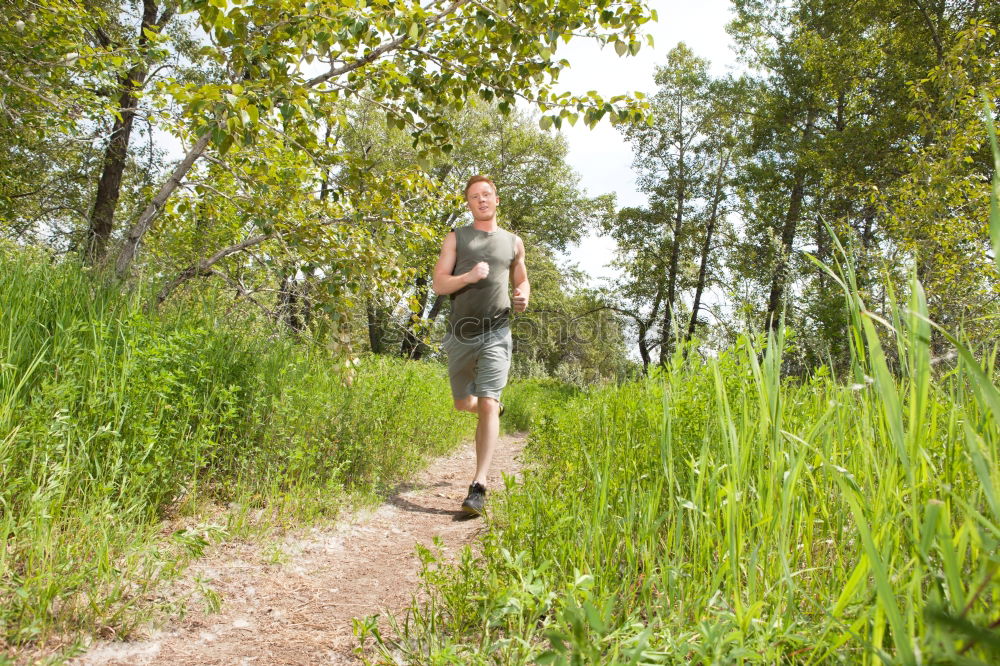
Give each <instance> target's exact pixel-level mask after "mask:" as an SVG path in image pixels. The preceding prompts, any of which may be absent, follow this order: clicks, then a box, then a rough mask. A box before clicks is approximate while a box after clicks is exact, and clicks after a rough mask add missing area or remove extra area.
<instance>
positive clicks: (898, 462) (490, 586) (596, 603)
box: [358, 138, 1000, 664]
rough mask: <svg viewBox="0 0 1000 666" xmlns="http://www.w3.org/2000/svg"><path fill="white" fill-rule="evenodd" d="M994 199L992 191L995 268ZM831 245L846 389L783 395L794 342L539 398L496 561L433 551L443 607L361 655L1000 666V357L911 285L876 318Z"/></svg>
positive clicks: (824, 377) (492, 529)
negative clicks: (940, 343) (950, 327)
mask: <svg viewBox="0 0 1000 666" xmlns="http://www.w3.org/2000/svg"><path fill="white" fill-rule="evenodd" d="M994 156H995V158H996V162H997V165H996V166H997V171H998V172H1000V151H998V150H997V147H996V141H995V138H994ZM998 201H1000V180H998V179H997V178H996V177H995V178H994V193H993V199H992V210H991V215H990V218H989V219H990V228H991V232H992V236H993V246H994V249H995V251H996V254H997V256H996V257H995V260H996V261H997V263H998V266H1000V204H998ZM831 239H832V241H833V243H834V245H835V246H836V247H837V249H838V252H839V254H838V255H837V256H838V257H839V261H838V262H837V264H836V265H835V266H834V267H832V268H830V267H821V269H822V270H825V271H827V273H828V275H829V277H830V278H831V280H833V281H834V282H835V283H836V284H839V286H840V288H841V291H842V293H843V296H844V301H843V302H844V307H845V310H846V312H847V318H848V321H849V327H848V331H847V334H848V335H849V337H850V351H851V362H850V367H849V368H848V369H847V371H846V373H844V375H843V376H835V374H834V373H833V372H832V371H831V369H830V367H828V366H821V367H818V368H815V369H814V370H813V371H812V372H811V374H810V375H809V376H808V377H807V378H804V379H803V378H795V377H787V376H784V375H783V373H782V363H783V355H784V354H785V353H786V351H787V349H786V343H788V341H789V338H788V336H786V332H785V330H784V328H783V327H779V328H778V329H777V330H776V331H773V332H772V333H771V334H769V335H768V336H767V338H766V339H763V338H761V337H760V336H756V337H754V336H745V337H743V338H741V339H740V341H739V342H738V343H737V344H735V345H734V346H732V347H731V348H729V349H726V350H725V351H723V352H721V353H719V354H717V355H712V356H708V357H704V358H703V357H702V356H700V355H699V354H697V353H688V352H689V351H690V350H689V349H685V348H680V349H678V350H677V352H676V353H675V354H674V355H673V357H672V358H671V359H670V360H669V362H668V363H667V364H666V365H665V366H663V367H661V368H657V369H656V370H655V371H654V372H652V373H651V374H650V376H648V377H647V378H644V379H643V380H640V381H636V382H633V383H627V384H622V385H612V386H604V387H597V388H593V389H591V390H587V391H583V392H578V393H577V394H576V395H572V394H571V393H567V392H566V390H565V389H559V388H558V387H552V386H549V387H548V388H546V387H545V386H544V385H536V386H535V387H534V391H535V396H534V398H533V399H532V400H527V401H525V400H511V411H512V412H514V413H515V416H513V417H512V418H520V419H523V420H524V421H525V422H526V423H527V424H529V425H530V426H531V431H532V434H531V437H530V440H529V444H528V448H527V449H526V452H527V454H528V455H529V460H528V461H526V468H527V470H526V472H525V476H524V482H523V484H521V485H514V484H510V486H509V487H508V488H507V492H506V493H505V494H502V495H500V496H498V497H497V499H496V500H494V502H493V503H492V505H491V507H490V512H489V518H488V525H489V529H488V531H487V533H486V535H485V537H484V539H483V545H482V549H481V551H480V553H479V554H477V555H475V556H474V555H473V553H472V551H471V550H466V552H465V554H464V556H463V557H462V559H461V561H460V562H458V563H456V564H444V563H442V562H441V561H440V559H439V558H438V555H437V554H436V553H434V552H431V551H424V552H423V556H424V558H423V559H424V562H425V569H424V572H423V576H424V581H425V585H426V588H427V592H428V599H429V601H427V602H426V603H422V604H414V605H413V606H412V608H411V609H410V612H409V613H408V614H407V615H406V617H405V618H403V619H402V620H400V622H399V623H398V624H397V625H396V626H395V631H394V636H393V637H392V638H391V639H390V638H387V637H384V636H381V635H375V636H369V634H368V633H367V632H366V631H365V630H364V628H365V626H366V625H364V624H362V625H360V631H359V632H358V633H359V637H360V638H361V640H362V641H367V640H369V639H370V638H371V639H373V640H374V642H375V645H376V646H377V647H380V648H381V649H382V654H383V656H385V657H387V658H390V657H393V655H397V654H398V653H399V652H400V651H401V652H402V653H403V655H404V660H405V661H406V663H420V664H450V663H470V664H479V663H482V664H486V663H503V664H527V663H533V664H595V663H602V664H604V663H631V664H637V663H703V664H719V663H759V664H776V663H789V664H826V663H850V664H856V663H860V664H875V663H886V664H895V663H899V664H920V663H925V664H927V663H934V664H992V663H997V662H998V661H1000V630H998V627H1000V613H998V610H997V609H998V607H1000V575H998V569H1000V390H998V389H997V385H996V378H997V366H996V357H997V351H998V347H997V344H996V342H995V341H986V342H985V343H984V344H983V343H981V344H978V345H976V344H974V343H972V342H970V341H968V340H965V339H962V337H961V336H960V335H959V336H956V335H953V333H952V332H950V331H946V330H944V329H942V328H940V327H937V326H936V325H935V324H934V323H933V322H931V320H930V319H929V317H928V308H927V300H926V297H925V294H924V292H923V289H922V287H921V285H920V283H919V282H918V281H917V279H916V277H915V276H914V278H913V279H912V281H911V283H910V285H909V292H910V293H909V294H908V295H907V296H906V297H905V298H904V301H905V302H902V303H901V302H895V301H896V298H895V297H894V296H893V297H892V298H890V301H893V302H890V304H889V305H890V307H889V310H888V311H889V312H891V313H892V315H891V317H889V318H888V319H884V318H882V317H879V316H878V315H876V314H874V313H873V312H871V311H869V310H868V309H867V308H866V306H865V303H864V300H863V298H862V293H863V292H862V290H861V289H859V288H858V282H857V277H856V275H855V272H854V268H853V265H852V263H851V261H850V259H849V257H850V252H849V251H847V250H845V248H844V247H843V246H841V245H840V244H839V242H838V241H837V238H836V237H835V236H833V234H832V233H831ZM890 296H892V294H891V291H890ZM932 336H941V338H942V339H943V340H946V341H947V343H948V345H949V347H950V350H951V352H950V353H949V354H946V355H944V356H941V357H937V358H935V357H934V356H933V355H932V345H931V340H932ZM546 395H547V397H546ZM528 407H530V411H526V408H528Z"/></svg>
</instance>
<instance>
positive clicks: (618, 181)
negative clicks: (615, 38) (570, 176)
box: [557, 0, 737, 282]
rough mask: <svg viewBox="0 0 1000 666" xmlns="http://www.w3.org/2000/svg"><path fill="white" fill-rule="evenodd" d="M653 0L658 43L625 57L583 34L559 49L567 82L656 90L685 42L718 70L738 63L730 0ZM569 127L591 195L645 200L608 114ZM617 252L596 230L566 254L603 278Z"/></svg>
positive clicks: (608, 91) (624, 201)
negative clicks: (659, 74) (662, 69)
mask: <svg viewBox="0 0 1000 666" xmlns="http://www.w3.org/2000/svg"><path fill="white" fill-rule="evenodd" d="M648 4H649V6H650V7H652V8H654V9H656V11H657V14H658V16H659V21H658V22H657V23H652V24H647V29H646V32H648V33H649V34H651V35H652V36H653V40H654V46H653V48H649V46H648V45H647V44H645V43H644V44H643V48H642V49H641V50H640V51H639V53H638V54H637V55H636V56H635V57H625V58H619V57H618V56H617V55H616V54H615V51H614V48H612V47H607V48H605V49H604V50H603V51H602V50H601V49H600V46H599V45H598V44H596V43H594V42H587V41H584V40H582V39H576V40H574V41H572V42H570V43H569V44H567V45H565V46H562V47H561V48H560V49H559V51H558V52H557V56H558V57H562V58H566V59H567V60H569V61H570V63H571V65H572V67H571V68H570V69H569V70H568V71H566V72H564V73H563V74H561V75H560V77H559V84H560V88H563V89H565V90H568V91H571V92H577V93H582V92H586V91H588V90H596V91H597V92H598V93H600V94H601V95H602V96H604V97H611V96H613V95H620V94H623V93H629V92H634V91H637V90H638V91H641V92H644V93H646V94H652V93H653V92H654V90H655V84H654V83H653V74H654V71H655V70H656V67H657V66H658V65H662V64H664V63H665V62H666V59H667V52H668V51H670V49H672V48H673V47H674V46H676V45H677V43H678V42H681V41H683V42H684V43H685V44H687V45H688V46H689V47H690V48H691V49H692V50H693V51H694V53H695V54H696V55H698V56H700V57H702V58H706V59H708V60H709V61H710V63H711V71H712V73H713V74H715V75H723V74H726V73H728V72H730V71H732V70H733V69H735V68H737V63H736V57H735V54H734V53H733V51H732V49H731V48H730V45H731V43H732V40H731V39H730V37H729V35H728V34H727V33H726V29H725V27H726V24H727V23H728V22H729V20H730V18H731V15H730V3H729V0H700V1H692V0H650V1H649V3H648ZM562 133H563V135H564V136H565V137H566V140H567V142H568V144H569V159H568V161H569V164H570V166H572V167H573V169H575V170H576V172H577V173H579V174H580V176H581V185H582V186H583V188H584V189H585V190H586V191H587V193H588V194H590V195H591V196H596V195H599V194H605V193H608V192H614V193H616V194H617V195H618V206H619V207H622V206H639V205H644V204H645V203H646V197H645V195H643V194H642V193H640V192H639V191H638V190H636V187H635V174H634V173H633V172H632V150H631V148H630V147H629V146H628V144H626V143H625V141H624V140H623V138H622V135H621V133H619V132H618V130H616V129H615V128H613V127H612V126H611V123H609V122H607V120H604V121H602V122H601V123H600V124H599V125H598V126H597V127H596V128H595V129H593V130H589V129H587V127H586V126H585V125H584V124H583V123H582V122H578V123H577V124H576V126H575V127H569V126H568V124H565V123H564V124H563V130H562ZM613 252H614V243H613V242H612V241H611V240H610V239H608V238H601V237H598V236H589V237H587V238H585V239H584V240H583V242H581V243H580V246H579V247H577V248H574V249H571V250H570V251H569V252H568V253H567V259H568V260H569V261H570V262H573V263H577V264H579V265H580V268H582V269H583V270H584V271H585V272H587V273H589V274H590V276H591V279H592V282H596V281H597V280H599V278H602V277H609V276H611V275H612V271H611V270H610V269H609V268H607V263H608V262H609V261H611V258H612V254H613Z"/></svg>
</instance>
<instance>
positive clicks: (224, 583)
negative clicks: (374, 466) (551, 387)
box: [70, 435, 525, 666]
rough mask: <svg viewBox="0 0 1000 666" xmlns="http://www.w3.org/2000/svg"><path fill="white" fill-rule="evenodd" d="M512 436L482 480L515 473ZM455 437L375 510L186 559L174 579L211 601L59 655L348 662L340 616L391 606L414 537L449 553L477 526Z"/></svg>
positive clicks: (349, 634) (416, 566)
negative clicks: (158, 624) (160, 624)
mask: <svg viewBox="0 0 1000 666" xmlns="http://www.w3.org/2000/svg"><path fill="white" fill-rule="evenodd" d="M524 443H525V438H524V436H523V435H514V436H504V437H501V439H500V444H499V446H498V448H497V451H496V455H495V457H494V460H493V473H492V474H491V475H490V483H489V487H490V488H502V487H503V483H502V475H503V474H508V475H510V474H519V472H520V462H519V456H520V453H521V449H522V448H523V447H524ZM473 449H474V446H473V445H472V444H466V445H464V446H462V447H460V449H459V450H458V451H457V452H456V453H455V454H453V455H451V456H448V457H446V458H439V459H437V460H435V461H434V462H433V463H432V464H431V465H430V466H429V467H428V468H427V470H425V471H424V472H423V473H422V474H421V475H420V476H419V477H418V478H417V479H416V480H415V481H414V482H413V483H412V484H409V485H408V486H406V487H404V488H402V489H401V490H400V492H398V493H397V494H396V495H394V496H392V497H390V498H389V500H388V501H387V502H386V503H385V504H383V505H382V506H381V507H379V508H378V509H377V510H375V511H369V512H367V513H365V514H363V515H362V514H359V515H355V516H353V517H351V518H349V519H348V520H346V521H344V522H343V523H341V524H339V525H338V526H336V527H334V528H330V529H327V530H312V531H311V533H309V534H308V535H306V536H305V537H299V538H291V537H289V538H287V539H286V540H285V541H283V542H282V543H281V544H280V546H281V552H282V553H283V554H284V555H283V556H281V557H278V558H277V559H278V563H274V560H275V559H276V558H275V552H276V551H275V550H274V547H273V545H272V546H270V547H268V546H266V545H262V544H240V543H236V544H228V545H225V546H222V547H220V548H219V549H217V551H216V552H215V553H213V554H211V555H209V556H207V557H205V558H202V559H201V560H199V561H198V562H196V563H195V564H194V565H193V566H192V567H191V568H190V570H189V571H188V573H187V575H186V579H187V580H190V581H193V580H194V579H195V577H200V578H201V579H203V580H205V581H207V583H208V584H209V585H210V586H211V588H212V589H213V590H215V592H217V593H218V594H219V596H220V597H221V609H220V611H219V612H217V613H207V612H205V609H204V608H203V604H198V603H196V604H192V605H193V606H194V608H192V609H191V611H190V612H189V613H188V615H187V616H186V617H185V618H184V619H183V620H181V621H178V622H176V623H173V624H169V625H167V626H166V627H164V628H162V629H159V630H155V631H152V632H150V634H149V635H148V637H147V638H146V639H145V640H141V641H132V642H125V643H122V642H101V643H98V644H96V645H94V646H93V647H92V648H91V650H90V651H89V652H87V653H86V654H84V655H82V656H80V657H77V658H76V659H74V660H72V661H71V662H70V663H72V664H76V665H80V666H82V665H84V664H129V665H131V664H171V665H174V664H316V663H323V664H355V663H358V660H357V658H356V657H355V655H354V654H353V648H354V647H355V645H356V639H355V638H354V634H353V630H352V623H351V620H352V618H355V617H361V618H363V617H365V616H367V615H372V614H375V613H379V614H383V615H385V614H388V613H393V614H398V613H400V612H401V611H403V610H404V609H405V608H406V607H407V605H408V604H409V602H410V599H411V597H412V595H413V593H414V592H415V591H416V590H417V585H418V582H419V581H418V572H419V570H420V562H419V560H418V559H417V557H416V555H415V544H418V543H420V544H423V545H425V546H428V547H430V546H431V545H432V542H433V539H434V537H435V536H438V537H440V538H441V540H442V541H443V542H444V544H445V548H446V550H445V553H446V555H450V556H455V555H457V554H458V553H459V552H460V551H461V549H462V547H463V546H464V545H465V544H467V543H470V542H472V541H473V540H474V539H475V538H476V536H477V535H478V534H479V532H480V530H481V529H482V526H483V522H482V520H481V519H478V518H472V519H468V518H466V517H464V515H463V514H461V513H460V512H459V511H458V508H459V506H460V504H461V501H462V499H463V498H464V497H465V493H466V491H467V489H468V483H469V479H470V478H471V477H472V474H473V472H474V471H475V453H474V450H473Z"/></svg>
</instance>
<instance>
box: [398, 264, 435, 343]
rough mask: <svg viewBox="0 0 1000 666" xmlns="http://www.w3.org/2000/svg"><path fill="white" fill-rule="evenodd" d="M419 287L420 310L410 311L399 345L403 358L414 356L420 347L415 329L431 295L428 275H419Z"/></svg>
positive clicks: (417, 285) (417, 286) (417, 281)
mask: <svg viewBox="0 0 1000 666" xmlns="http://www.w3.org/2000/svg"><path fill="white" fill-rule="evenodd" d="M416 288H417V298H419V299H420V310H419V311H416V312H413V311H411V312H410V318H409V320H408V321H407V322H406V324H405V325H404V326H403V341H402V342H401V343H400V346H399V354H400V356H402V357H403V358H409V359H412V358H414V354H416V352H417V349H419V348H420V345H421V340H420V338H419V337H417V335H416V333H414V332H413V329H414V328H415V327H416V325H417V324H418V323H419V322H420V320H421V318H423V316H424V310H426V309H427V299H428V298H429V297H430V289H429V288H428V285H427V278H426V277H418V278H417V280H416Z"/></svg>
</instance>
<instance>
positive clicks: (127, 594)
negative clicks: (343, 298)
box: [0, 247, 469, 649]
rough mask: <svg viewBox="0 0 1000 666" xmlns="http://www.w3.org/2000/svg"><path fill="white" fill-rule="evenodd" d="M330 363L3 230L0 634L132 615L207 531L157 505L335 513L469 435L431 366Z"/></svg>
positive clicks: (112, 629)
mask: <svg viewBox="0 0 1000 666" xmlns="http://www.w3.org/2000/svg"><path fill="white" fill-rule="evenodd" d="M336 363H337V361H335V360H334V359H331V358H329V357H328V355H327V354H326V353H325V352H324V351H323V350H317V349H309V348H305V347H303V346H301V345H295V344H293V343H291V342H287V341H283V340H275V339H273V338H269V337H265V336H264V335H255V334H252V333H248V332H245V331H242V332H241V331H237V330H235V329H234V328H233V327H230V326H228V325H227V324H226V323H225V322H224V321H220V320H218V319H216V318H214V315H213V313H212V311H211V310H208V311H206V313H205V314H201V315H192V314H185V315H181V314H177V315H175V316H169V317H166V318H163V317H151V316H147V315H145V314H143V312H142V310H141V309H140V308H139V307H138V306H137V300H136V299H135V298H129V297H124V296H122V295H121V294H120V293H119V292H118V291H116V290H111V289H105V288H102V287H99V286H95V282H94V281H93V280H92V279H91V278H90V276H88V275H87V274H86V273H85V272H84V271H82V270H81V269H79V268H78V267H76V266H73V265H69V264H62V265H55V264H51V263H50V262H49V261H47V259H46V257H45V256H43V255H33V254H32V253H31V252H29V251H26V250H24V249H14V248H10V247H2V248H0V535H3V537H4V540H5V545H4V547H3V548H0V648H2V646H3V644H4V643H6V645H7V649H14V647H15V646H24V645H26V644H33V643H38V642H44V641H47V640H59V641H67V640H68V641H72V640H73V638H74V637H77V636H80V635H85V634H88V633H101V634H104V635H118V636H121V635H125V634H127V633H128V632H129V631H130V630H131V629H132V628H133V627H134V625H135V623H136V622H138V621H141V620H142V619H143V618H144V614H145V612H146V611H148V610H149V609H150V608H151V605H150V604H149V603H148V601H149V597H150V595H151V594H152V591H153V589H154V588H155V585H156V584H157V583H158V582H160V581H162V580H163V579H164V578H169V577H170V576H172V575H174V574H175V573H176V572H177V570H178V567H179V566H181V565H182V564H183V560H184V557H186V556H187V555H189V554H190V553H192V552H194V553H196V552H197V551H199V550H200V549H201V547H203V545H204V541H205V539H204V535H202V534H190V533H185V532H178V533H176V534H175V535H174V536H173V537H169V536H167V537H164V536H163V535H161V534H158V530H160V529H161V528H162V524H163V523H162V520H163V519H164V518H169V517H172V516H175V515H177V514H181V513H190V512H192V511H196V510H198V508H199V507H201V506H203V505H204V504H205V503H216V504H221V505H223V506H232V507H234V510H233V511H232V512H230V524H228V525H224V526H220V528H219V530H223V531H224V530H229V531H230V532H236V531H238V530H239V529H241V522H240V521H243V520H245V519H246V518H247V516H248V512H250V511H254V512H259V511H260V510H266V511H265V514H264V517H263V520H264V521H265V522H267V521H268V520H270V521H272V522H273V521H275V520H278V521H281V520H288V519H292V518H295V519H310V518H316V517H318V516H321V515H333V514H335V513H336V511H337V510H338V508H340V507H341V506H343V504H344V503H345V502H346V501H348V500H349V499H350V498H354V499H353V500H352V501H357V499H358V498H359V497H364V496H372V495H374V494H377V493H380V492H383V491H385V490H386V489H387V488H389V487H391V486H393V485H394V484H396V483H398V482H399V481H400V480H401V479H402V478H404V477H405V476H406V475H408V474H410V473H412V472H413V471H415V469H416V468H417V466H418V465H419V464H420V462H421V460H422V459H423V458H424V457H425V456H426V455H428V454H432V453H438V452H441V451H443V450H445V449H447V448H449V447H450V446H452V445H454V444H456V443H457V442H459V441H460V440H461V438H462V437H463V436H467V435H468V431H469V422H468V419H464V418H462V417H461V416H460V415H457V414H455V413H453V411H452V410H449V409H448V406H449V404H450V399H449V398H448V395H447V380H446V379H445V378H444V376H443V373H442V371H441V369H440V368H439V367H438V366H436V365H434V364H403V363H395V362H391V361H388V360H377V359H368V360H367V361H365V362H364V363H363V364H362V365H361V367H360V368H358V374H357V377H356V379H355V381H354V383H353V385H352V386H351V387H350V388H348V387H346V386H345V385H344V384H343V382H342V373H340V372H339V371H338V368H337V366H336Z"/></svg>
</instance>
